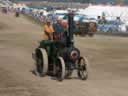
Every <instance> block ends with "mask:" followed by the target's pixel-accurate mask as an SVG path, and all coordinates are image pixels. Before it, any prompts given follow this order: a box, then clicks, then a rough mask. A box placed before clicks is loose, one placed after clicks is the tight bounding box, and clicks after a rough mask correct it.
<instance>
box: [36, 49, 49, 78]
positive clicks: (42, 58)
mask: <svg viewBox="0 0 128 96" xmlns="http://www.w3.org/2000/svg"><path fill="white" fill-rule="evenodd" d="M35 59H36V64H35V74H36V75H38V76H41V77H42V76H45V75H46V74H47V72H48V56H47V52H46V50H45V49H43V48H38V49H37V50H36V53H35Z"/></svg>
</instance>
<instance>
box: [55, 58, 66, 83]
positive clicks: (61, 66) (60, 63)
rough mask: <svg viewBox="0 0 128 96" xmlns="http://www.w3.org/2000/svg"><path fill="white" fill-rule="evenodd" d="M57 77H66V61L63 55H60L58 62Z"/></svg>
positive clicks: (59, 78) (61, 78)
mask: <svg viewBox="0 0 128 96" xmlns="http://www.w3.org/2000/svg"><path fill="white" fill-rule="evenodd" d="M56 77H57V79H58V80H59V81H63V79H64V78H65V62H64V59H63V58H62V57H58V59H57V62H56Z"/></svg>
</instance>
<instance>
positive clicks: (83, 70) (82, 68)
mask: <svg viewBox="0 0 128 96" xmlns="http://www.w3.org/2000/svg"><path fill="white" fill-rule="evenodd" d="M87 68H88V60H87V59H86V58H84V57H80V59H79V61H78V77H79V78H80V79H82V80H87V78H88V71H87Z"/></svg>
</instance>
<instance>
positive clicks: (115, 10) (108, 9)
mask: <svg viewBox="0 0 128 96" xmlns="http://www.w3.org/2000/svg"><path fill="white" fill-rule="evenodd" d="M78 13H79V14H84V15H87V16H89V17H93V18H97V17H98V16H102V15H103V13H104V14H105V16H106V17H107V18H108V19H115V18H116V17H120V18H121V20H128V6H110V5H107V6H105V5H90V6H89V7H88V8H86V9H84V10H80V11H79V12H78Z"/></svg>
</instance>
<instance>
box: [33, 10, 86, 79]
mask: <svg viewBox="0 0 128 96" xmlns="http://www.w3.org/2000/svg"><path fill="white" fill-rule="evenodd" d="M68 22H69V27H68V31H66V32H64V33H62V32H58V33H55V34H54V40H44V41H41V42H40V45H39V47H38V48H36V49H35V52H34V54H33V58H34V60H35V70H34V71H35V73H36V75H39V76H45V75H52V76H54V77H56V78H57V80H59V81H62V80H63V79H65V78H69V77H70V76H71V75H72V72H73V70H75V69H76V70H77V74H78V77H79V78H80V79H82V80H86V79H87V77H88V72H87V66H88V62H87V59H86V58H84V57H82V56H81V54H80V50H79V49H77V48H76V47H75V46H74V38H73V23H74V22H73V13H69V14H68Z"/></svg>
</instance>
